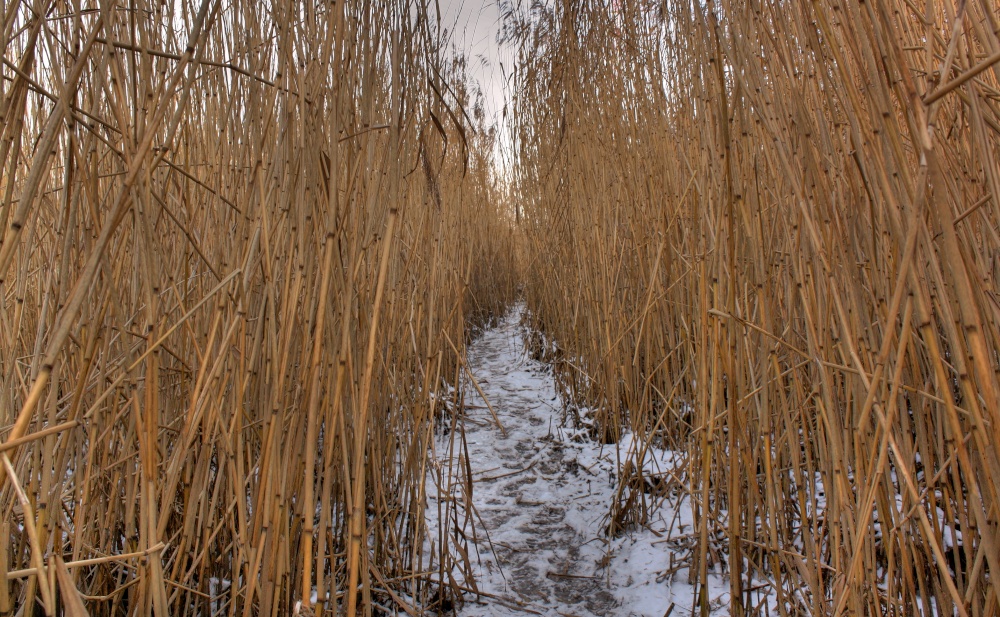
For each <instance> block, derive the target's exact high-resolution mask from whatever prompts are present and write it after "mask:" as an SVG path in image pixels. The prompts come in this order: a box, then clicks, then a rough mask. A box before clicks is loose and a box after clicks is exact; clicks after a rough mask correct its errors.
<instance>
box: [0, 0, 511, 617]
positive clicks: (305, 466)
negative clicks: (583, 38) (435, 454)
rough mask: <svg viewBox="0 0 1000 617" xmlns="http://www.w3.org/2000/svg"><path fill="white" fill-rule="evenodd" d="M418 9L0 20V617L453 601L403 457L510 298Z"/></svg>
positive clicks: (37, 15) (483, 175)
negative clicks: (467, 352) (467, 347)
mask: <svg viewBox="0 0 1000 617" xmlns="http://www.w3.org/2000/svg"><path fill="white" fill-rule="evenodd" d="M422 6H423V5H422V4H420V3H418V4H417V5H413V4H412V3H404V2H390V3H373V2H363V1H358V2H333V3H320V4H316V3H309V2H296V1H294V0H292V1H287V2H284V1H283V2H277V3H270V4H266V5H263V4H259V3H254V2H241V3H235V4H233V3H230V4H227V3H222V2H218V1H217V0H200V1H199V3H191V2H166V3H157V2H145V1H144V0H134V1H130V2H127V3H116V2H103V1H102V2H96V3H95V2H79V1H76V0H32V1H30V2H29V1H21V2H11V3H9V4H6V5H4V8H3V11H2V14H0V48H2V49H3V66H2V68H0V74H2V80H0V105H2V107H0V116H2V117H3V119H4V121H3V124H2V135H0V169H2V172H0V173H2V175H0V199H2V202H0V229H2V230H3V231H2V233H3V235H2V238H3V239H2V244H0V349H2V350H3V351H2V353H0V442H2V444H3V445H2V446H0V447H2V457H3V463H4V465H3V471H0V512H2V519H0V520H2V524H0V532H2V536H0V614H2V615H9V614H10V615H12V614H14V612H15V611H16V612H17V613H18V614H19V615H24V616H26V617H28V616H31V615H40V614H46V615H54V614H56V613H58V612H68V613H72V614H80V612H81V611H86V612H89V613H90V614H94V615H132V614H149V613H152V614H155V615H160V616H166V615H167V614H204V615H241V616H244V617H246V616H249V615H278V614H282V615H284V614H290V613H292V612H293V611H298V612H299V613H301V614H306V613H308V612H310V611H312V612H315V613H317V614H318V613H324V612H325V613H331V612H341V613H342V612H344V611H345V610H349V611H350V612H351V613H352V614H353V613H354V612H355V611H357V612H362V611H363V612H364V613H365V614H372V611H373V610H376V609H375V607H378V606H393V607H394V608H395V609H396V610H403V611H415V610H417V609H415V608H414V607H420V606H425V607H433V606H434V605H435V602H437V603H445V602H450V599H449V598H450V597H451V596H452V595H453V594H454V590H453V589H452V588H451V582H452V581H451V580H449V579H448V578H447V575H446V576H444V577H440V576H436V574H437V573H438V572H442V573H450V572H451V571H452V570H453V568H455V567H467V566H466V565H464V564H463V563H462V562H463V561H464V560H466V559H467V555H468V551H466V550H465V549H464V548H463V547H462V546H460V543H462V542H464V540H463V539H462V538H459V537H456V536H455V535H454V534H451V533H449V532H448V530H447V529H445V530H427V529H425V527H426V525H425V518H424V507H425V500H426V499H425V498H426V494H427V492H428V491H436V490H438V489H437V487H434V486H428V485H427V483H426V479H427V477H428V473H427V469H426V460H427V451H428V448H429V447H430V441H431V432H432V430H433V426H434V422H435V420H436V418H438V416H439V415H440V414H442V413H454V412H455V410H457V409H460V405H456V404H453V403H454V402H457V401H453V402H452V403H449V400H448V399H449V398H451V397H456V398H457V397H459V396H460V389H455V388H453V386H457V385H458V384H459V376H460V374H461V370H462V363H461V359H460V355H461V354H462V353H464V342H465V341H467V340H468V339H469V337H470V336H471V332H472V331H473V330H475V329H476V328H478V327H481V326H482V325H484V324H485V323H487V322H488V321H489V320H490V319H491V318H493V317H495V316H497V315H499V314H502V313H503V312H504V310H505V309H506V307H507V306H508V305H509V304H510V303H511V302H512V300H513V298H514V295H515V293H516V282H517V280H518V276H517V271H516V265H515V261H514V255H515V248H514V245H513V242H514V240H515V236H514V234H513V230H512V226H511V225H512V219H511V217H510V216H508V215H507V213H506V212H505V211H504V210H503V207H502V205H501V203H500V202H501V200H500V194H501V189H500V188H499V187H498V186H497V184H496V183H495V181H494V179H493V171H492V168H491V154H490V153H491V152H492V149H493V145H492V136H491V134H490V133H489V132H488V131H487V130H486V127H485V125H484V118H483V114H482V108H481V101H479V99H477V95H476V93H475V92H473V91H471V90H470V89H469V88H468V86H467V85H466V83H467V79H466V77H465V69H464V66H465V65H464V60H463V59H462V58H453V57H450V56H448V55H446V54H445V53H444V50H445V48H446V39H445V38H444V36H443V33H441V32H438V29H437V27H436V26H435V23H436V17H435V16H434V14H433V13H429V12H428V11H427V10H425V9H424V8H422ZM450 341H454V342H455V344H457V352H456V350H455V349H456V348H455V347H453V346H452V343H451V342H450ZM445 471H447V472H448V473H449V474H451V475H454V476H455V477H457V478H461V477H462V475H463V474H464V470H462V469H455V470H445ZM446 507H448V508H454V507H455V506H454V504H453V503H448V504H446ZM441 520H442V521H444V522H443V523H442V525H446V524H447V521H448V520H449V519H448V517H441ZM456 564H457V565H456Z"/></svg>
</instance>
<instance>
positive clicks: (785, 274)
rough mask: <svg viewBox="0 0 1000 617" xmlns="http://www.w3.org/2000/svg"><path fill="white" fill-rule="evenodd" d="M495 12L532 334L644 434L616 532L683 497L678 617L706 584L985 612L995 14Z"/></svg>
mask: <svg viewBox="0 0 1000 617" xmlns="http://www.w3.org/2000/svg"><path fill="white" fill-rule="evenodd" d="M505 6H506V12H507V14H506V16H505V20H506V21H505V27H506V32H507V34H508V36H509V38H510V40H511V41H512V42H514V43H516V44H517V45H518V48H519V64H518V66H517V73H516V74H515V76H514V81H515V84H516V85H515V86H514V100H513V102H512V104H513V105H514V107H515V109H514V110H513V113H511V114H509V115H508V121H509V124H510V131H511V133H512V135H514V136H515V140H516V142H515V150H516V157H517V159H518V160H519V165H518V166H517V167H516V168H515V175H514V181H513V182H514V187H513V188H512V192H513V193H514V194H515V195H516V198H517V202H518V205H517V207H518V209H519V210H518V214H519V215H520V218H521V220H523V221H524V234H525V238H526V242H527V245H526V263H530V264H531V265H532V268H533V269H534V272H533V275H532V276H529V277H528V278H526V281H525V294H526V299H527V305H528V308H529V310H530V314H531V318H532V320H533V324H534V326H535V327H536V328H537V329H539V330H540V331H541V332H542V333H544V335H545V336H546V337H547V339H548V341H549V343H548V345H549V346H548V347H547V348H546V349H544V350H542V351H544V352H545V353H546V355H547V356H548V357H549V358H550V360H551V361H553V362H554V363H555V365H556V367H557V373H558V375H559V378H560V380H561V383H562V384H563V387H564V389H565V391H566V393H567V396H568V397H569V398H570V400H572V401H574V402H575V403H576V404H579V405H581V406H585V407H589V409H590V411H591V414H592V416H593V417H592V418H591V420H592V426H593V432H594V434H595V436H597V437H599V438H604V439H605V440H606V441H607V442H608V443H611V442H616V441H618V439H619V438H620V437H621V435H622V434H623V432H624V431H626V430H631V431H634V432H635V434H636V435H638V436H639V437H640V440H639V441H640V443H641V445H640V446H639V447H638V448H636V449H633V450H631V451H628V452H625V451H622V452H620V456H621V457H622V461H621V465H622V472H621V480H620V482H621V484H620V490H619V499H618V500H617V502H616V503H613V504H609V520H610V525H609V527H610V531H611V532H612V533H618V532H619V531H621V530H622V529H625V528H628V527H630V526H633V525H638V524H642V523H644V522H645V521H647V520H648V517H649V513H650V510H651V509H652V508H654V507H656V504H657V503H659V501H660V500H662V499H663V498H665V497H666V498H671V499H677V498H678V496H682V497H683V498H684V499H686V502H687V503H689V504H690V506H688V507H690V508H692V509H693V514H694V519H695V521H697V524H696V529H695V530H694V534H695V535H694V537H695V538H696V540H697V541H696V542H695V545H694V548H693V549H692V554H691V556H690V560H689V562H688V566H689V567H688V572H689V574H690V578H691V581H692V582H693V583H696V584H698V585H699V595H698V598H697V600H696V605H695V606H694V607H691V608H692V609H693V610H694V612H695V613H696V614H701V615H706V614H707V613H708V611H709V600H710V599H709V598H708V597H707V592H706V587H705V585H706V582H707V572H708V570H709V569H716V570H717V569H718V568H720V567H721V568H723V569H724V570H725V571H726V572H728V573H729V575H730V580H731V586H730V606H731V613H732V614H733V615H744V614H766V613H765V611H769V612H770V614H772V615H774V614H776V613H777V614H780V615H782V616H783V617H784V616H785V615H847V614H850V615H912V614H948V615H952V614H954V615H963V616H965V615H970V616H971V615H996V614H997V613H998V610H1000V605H998V594H1000V586H998V584H997V581H996V577H997V576H998V574H1000V545H998V543H997V542H998V540H997V538H998V532H1000V529H998V520H1000V519H998V517H1000V511H998V507H1000V459H998V454H997V446H998V444H1000V406H998V403H1000V401H998V398H997V397H998V391H1000V379H998V373H997V370H998V368H997V365H998V355H997V349H998V343H1000V338H998V337H1000V303H998V301H997V300H998V297H997V290H996V281H997V278H996V268H997V263H996V259H997V255H998V254H1000V235H998V228H997V223H996V222H997V220H998V216H997V212H998V210H997V208H998V207H1000V201H998V199H1000V170H998V168H997V165H996V161H997V151H998V150H997V148H998V146H1000V135H998V134H1000V107H998V106H997V97H998V94H1000V79H998V78H1000V66H998V65H997V64H996V62H997V58H998V56H997V53H998V50H1000V38H998V33H1000V28H998V26H1000V15H998V14H997V11H996V6H995V4H993V3H991V2H988V1H985V0H982V1H980V0H967V1H966V0H962V1H960V2H955V3H953V2H950V1H945V2H934V1H931V2H921V3H913V2H910V1H908V0H898V1H897V0H871V1H868V2H860V3H858V2H846V1H839V0H834V1H832V2H813V3H808V2H784V1H776V2H762V1H758V0H753V1H750V2H742V1H740V2H736V1H730V0H710V1H708V2H705V3H699V2H696V3H691V2H672V1H670V0H668V1H666V2H657V3H646V2H613V1H610V0H608V1H604V0H588V1H586V2H561V1H557V2H554V3H551V4H549V5H542V4H535V5H533V6H532V7H531V8H523V9H520V8H518V7H516V6H514V5H513V3H507V4H506V5H505ZM552 344H554V345H555V347H554V348H553V347H552ZM584 419H586V418H584ZM648 447H663V448H670V449H673V450H675V451H677V452H678V453H683V454H684V456H679V457H678V459H677V460H682V461H683V463H682V464H681V465H679V467H678V469H676V470H672V472H671V475H669V476H668V477H666V480H667V482H665V484H668V485H669V486H671V487H672V488H670V489H669V491H667V494H666V495H662V494H661V495H659V496H657V495H656V494H655V492H654V493H653V494H650V492H649V491H648V487H649V486H650V485H649V480H650V479H649V478H644V477H643V464H642V451H643V449H645V448H648ZM652 480H657V481H659V480H658V479H656V478H654V479H652ZM644 487H645V490H644ZM764 596H770V597H771V598H772V602H770V604H769V608H766V606H768V602H767V601H766V598H765V597H764Z"/></svg>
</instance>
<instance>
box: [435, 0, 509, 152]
mask: <svg viewBox="0 0 1000 617" xmlns="http://www.w3.org/2000/svg"><path fill="white" fill-rule="evenodd" d="M432 1H433V0H432ZM437 1H438V6H439V7H440V8H441V27H442V28H447V29H448V33H449V40H450V43H451V44H453V45H454V46H455V47H456V48H458V49H459V50H464V52H465V54H466V55H467V56H468V58H469V65H468V70H469V76H470V77H471V78H472V79H474V80H476V81H477V82H478V83H479V86H480V88H481V89H482V91H483V98H484V102H485V111H486V118H487V122H493V123H497V124H499V123H500V122H501V112H502V110H503V105H504V87H503V86H504V80H503V73H502V72H501V68H500V65H501V63H502V64H503V67H504V69H505V70H506V71H507V73H508V75H509V74H510V69H511V64H512V62H513V58H514V54H513V52H512V50H511V49H509V48H507V47H501V46H500V45H498V44H497V33H498V31H499V30H500V10H499V7H498V0H437ZM431 6H432V7H433V5H431ZM432 11H433V8H432ZM498 133H499V134H500V141H501V142H504V141H506V140H505V139H504V138H503V135H504V131H503V130H502V128H501V127H499V126H498ZM497 155H499V156H503V155H502V154H501V153H500V152H497ZM501 164H502V163H501Z"/></svg>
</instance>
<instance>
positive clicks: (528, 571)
mask: <svg viewBox="0 0 1000 617" xmlns="http://www.w3.org/2000/svg"><path fill="white" fill-rule="evenodd" d="M522 310H523V309H518V310H515V311H513V312H512V313H511V314H510V315H508V316H507V317H506V318H505V319H504V320H502V321H501V322H500V323H499V324H498V325H497V326H496V327H494V328H492V329H490V330H488V331H486V332H485V333H484V334H483V336H482V337H480V338H479V339H477V340H476V341H475V342H474V343H473V344H472V345H471V346H470V349H469V354H468V356H469V358H468V361H469V366H470V368H471V372H472V373H473V375H474V376H475V379H476V382H477V383H478V385H479V387H480V388H481V389H482V391H483V392H484V393H485V394H486V398H487V399H488V405H487V402H486V401H484V400H483V398H482V397H481V396H480V395H479V394H478V392H477V389H476V388H475V386H474V385H473V384H472V383H471V382H470V383H468V384H466V386H465V388H466V389H465V392H466V395H465V414H464V436H465V447H466V448H467V451H468V458H469V461H470V463H471V465H470V466H471V469H472V474H473V483H472V485H473V489H472V496H471V504H470V503H466V500H467V497H466V494H465V493H466V490H464V489H463V488H462V487H461V485H460V484H459V483H458V482H457V481H456V482H455V483H454V485H453V486H450V487H445V489H446V494H448V495H450V496H451V497H450V498H451V499H454V500H456V501H457V502H458V503H459V509H460V511H461V512H464V513H468V512H470V510H469V508H470V506H471V508H472V511H471V514H472V515H471V516H468V517H466V516H464V515H463V514H460V515H459V516H458V517H457V519H458V523H457V524H458V525H459V526H461V527H463V528H462V529H461V531H462V534H460V536H464V537H466V538H468V539H469V552H470V561H471V562H472V564H473V572H472V574H473V576H472V577H466V576H465V575H463V573H462V572H461V571H458V569H456V571H455V572H453V576H454V577H455V579H456V580H457V581H458V582H459V584H460V585H463V586H465V587H467V588H469V589H478V590H479V592H481V593H480V594H476V593H471V592H469V593H466V594H465V603H464V604H463V605H462V606H461V607H460V608H459V610H458V614H459V615H461V616H463V617H486V616H500V617H502V616H507V615H524V614H541V615H551V616H557V615H563V616H566V615H576V616H579V617H589V616H592V615H593V616H607V615H621V616H623V617H631V616H634V617H640V616H642V617H663V616H664V615H665V614H667V613H668V612H669V613H670V614H672V615H674V616H677V615H690V614H692V609H693V608H694V604H695V596H696V592H697V585H696V584H692V583H690V582H689V572H688V566H687V563H686V562H685V561H684V560H685V559H687V558H688V556H689V554H690V550H689V548H690V547H691V545H692V543H693V542H694V541H695V537H696V534H695V532H696V530H695V529H694V527H693V524H692V512H691V504H690V502H689V501H688V500H687V499H686V498H685V497H684V496H683V494H682V492H675V494H674V497H673V498H667V499H665V500H663V502H662V505H661V506H660V507H659V508H658V509H656V510H655V511H654V512H653V514H652V516H651V517H650V519H649V520H648V521H647V522H646V523H645V524H644V525H641V526H639V525H633V526H632V528H631V529H630V530H628V531H626V532H625V533H624V534H619V535H617V537H609V536H608V534H607V528H608V524H609V520H610V519H609V507H610V504H611V503H612V501H613V496H614V495H615V493H616V491H617V490H618V485H617V481H618V478H617V474H618V463H617V461H618V460H625V459H626V458H627V457H628V453H629V449H630V448H634V447H635V445H634V442H633V440H632V438H631V436H630V435H629V434H626V435H625V437H624V438H623V439H622V440H621V442H619V443H618V444H611V445H605V444H600V443H597V442H595V441H593V440H591V439H590V438H589V437H587V436H586V433H585V432H584V431H573V430H568V429H566V428H564V427H562V426H561V425H560V423H561V420H562V417H563V414H562V413H561V409H562V402H561V401H560V399H559V397H558V395H557V392H556V388H555V384H554V381H553V378H552V375H551V372H550V369H549V367H548V366H547V365H545V364H543V363H540V362H537V361H534V360H532V359H531V358H529V357H528V355H527V353H526V351H525V347H524V343H523V337H522V332H521V331H520V326H519V322H520V315H521V312H522ZM490 406H492V408H493V411H495V412H496V415H497V419H498V420H499V422H500V424H501V425H502V426H503V431H502V430H501V429H500V428H499V427H498V426H497V423H496V421H495V420H494V418H493V414H492V413H491V411H490V409H489V407H490ZM504 431H505V432H506V435H504ZM451 439H452V435H451V434H450V433H449V432H448V431H439V433H438V435H437V438H436V443H435V452H434V454H433V455H432V456H433V457H435V463H436V465H435V466H438V469H441V468H444V469H447V468H449V466H450V467H451V468H452V469H459V465H460V464H461V465H463V466H464V459H462V458H461V457H464V456H465V451H464V448H463V447H454V448H452V449H451V452H452V454H451V455H450V457H449V443H450V440H451ZM635 443H637V442H635ZM672 454H673V453H671V452H668V451H662V450H659V451H657V450H655V449H651V450H650V451H648V452H647V454H646V456H645V458H644V461H643V467H645V468H646V470H647V473H649V472H652V473H660V472H663V471H665V470H670V469H672V466H673V460H672V459H673V457H672ZM619 457H621V459H619ZM632 458H634V456H633V457H632ZM430 475H431V476H433V477H429V478H428V494H430V495H431V498H430V503H429V504H428V506H429V507H428V509H427V511H428V529H429V530H430V533H431V534H432V535H433V536H435V537H436V536H437V529H438V527H437V525H438V523H439V521H438V507H437V505H438V504H437V502H436V499H437V496H436V495H435V493H436V490H435V482H436V481H437V480H436V478H437V477H438V476H437V475H436V474H434V473H432V474H430ZM646 498H647V499H649V496H646ZM450 524H452V525H454V524H455V521H454V519H452V521H451V523H450ZM473 527H474V529H473ZM449 533H450V534H451V535H452V536H454V535H455V533H454V530H451V531H449ZM719 567H720V566H719V565H716V566H715V568H719ZM467 578H472V579H474V581H475V582H473V581H472V580H467ZM707 590H708V599H709V602H710V606H711V608H712V612H713V614H725V613H726V612H728V605H729V583H728V580H727V579H726V577H725V576H724V575H723V574H722V573H721V572H720V571H718V570H716V572H714V573H711V574H710V575H709V580H708V589H707ZM696 614H697V613H696Z"/></svg>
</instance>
